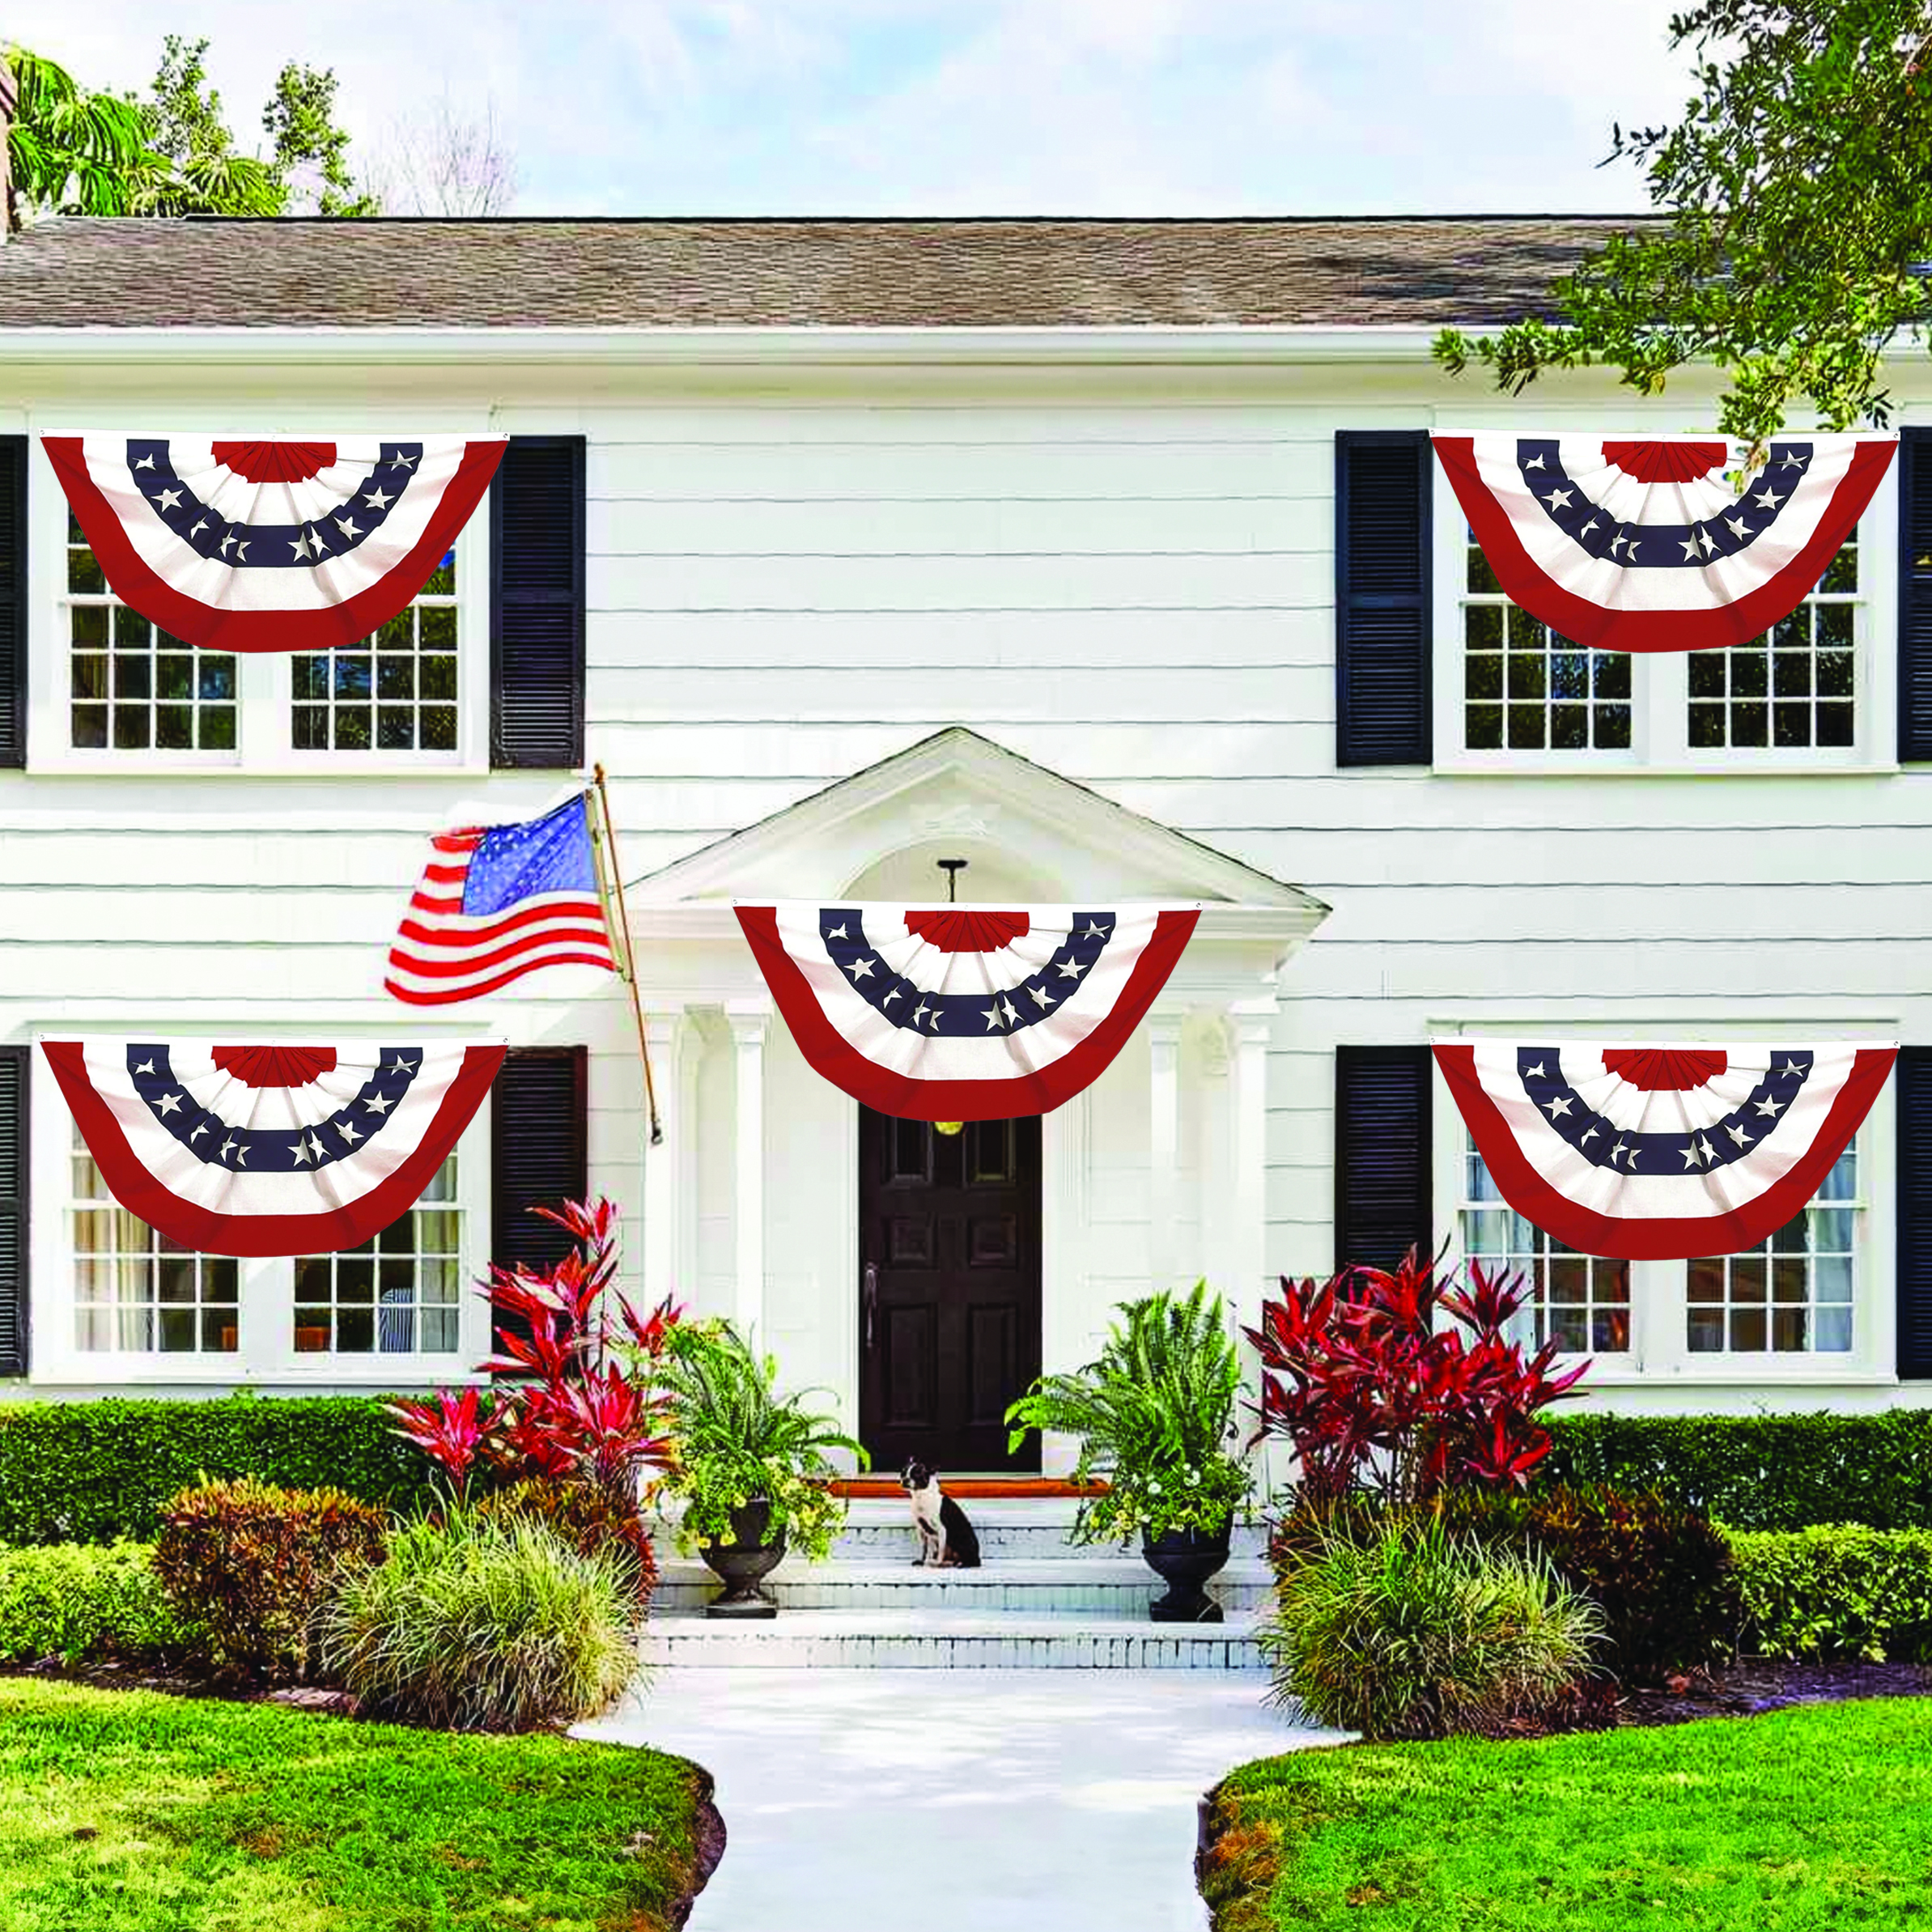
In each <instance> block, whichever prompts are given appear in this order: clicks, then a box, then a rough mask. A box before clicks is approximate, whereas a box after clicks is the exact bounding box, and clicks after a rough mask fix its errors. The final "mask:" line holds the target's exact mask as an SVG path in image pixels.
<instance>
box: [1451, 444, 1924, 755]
mask: <svg viewBox="0 0 1932 1932" xmlns="http://www.w3.org/2000/svg"><path fill="white" fill-rule="evenodd" d="M1433 503H1434V515H1435V520H1436V522H1435V533H1434V619H1435V626H1434V627H1435V639H1436V643H1435V652H1434V660H1435V667H1436V669H1435V682H1436V689H1435V741H1436V747H1437V749H1436V766H1437V770H1438V771H1448V772H1458V771H1467V772H1478V771H1484V772H1487V771H1522V772H1537V771H1545V772H1575V771H1588V772H1591V773H1594V774H1603V775H1610V774H1612V773H1618V772H1643V771H1678V772H1682V771H1709V770H1719V769H1721V770H1723V771H1736V770H1739V769H1740V768H1742V769H1745V770H1751V769H1761V770H1766V771H1780V772H1783V771H1843V770H1845V768H1847V767H1848V766H1852V767H1858V768H1875V769H1884V768H1887V767H1888V766H1890V765H1891V764H1892V762H1893V761H1894V751H1895V745H1894V732H1893V718H1894V712H1895V709H1896V695H1895V693H1894V690H1893V686H1894V683H1895V682H1896V680H1894V679H1893V678H1892V677H1891V676H1890V675H1889V669H1890V665H1891V660H1892V649H1891V641H1890V640H1891V639H1892V635H1893V631H1894V623H1895V616H1896V613H1895V608H1894V607H1895V605H1896V588H1895V586H1894V585H1893V584H1892V572H1891V571H1888V570H1887V569H1886V568H1885V567H1884V564H1883V560H1884V558H1886V557H1887V556H1888V555H1889V554H1890V546H1889V545H1888V544H1887V542H1886V541H1885V533H1887V531H1889V530H1892V529H1895V528H1896V522H1897V517H1898V492H1897V485H1896V481H1895V480H1894V478H1892V476H1891V475H1890V474H1887V478H1886V479H1885V481H1884V482H1883V483H1882V484H1881V485H1880V486H1879V490H1878V491H1877V493H1876V494H1875V495H1874V497H1873V499H1872V502H1871V505H1870V508H1869V509H1868V510H1867V511H1866V514H1865V517H1864V519H1863V520H1862V522H1861V523H1860V524H1859V525H1858V529H1856V530H1854V531H1853V533H1852V536H1851V537H1850V539H1849V541H1847V542H1846V543H1845V546H1844V547H1843V548H1842V549H1841V550H1840V551H1839V553H1838V554H1837V556H1836V558H1833V559H1832V563H1831V564H1830V565H1829V566H1828V567H1827V569H1826V571H1825V573H1824V576H1823V577H1822V578H1821V579H1820V580H1819V584H1818V585H1817V587H1816V588H1815V590H1813V591H1812V592H1811V593H1810V594H1809V595H1808V596H1807V597H1806V598H1805V600H1804V601H1803V602H1802V603H1801V604H1800V605H1798V609H1796V610H1795V611H1794V613H1793V614H1792V615H1791V616H1790V618H1787V619H1786V621H1785V622H1782V623H1781V624H1778V625H1777V626H1774V627H1773V630H1772V631H1769V633H1767V634H1766V635H1764V636H1763V637H1760V638H1758V639H1754V640H1753V641H1752V643H1748V644H1745V645H1741V646H1739V647H1738V648H1735V649H1730V650H1713V651H1664V652H1617V651H1586V650H1583V649H1581V648H1578V647H1577V646H1576V645H1575V644H1573V643H1570V642H1569V640H1568V639H1565V638H1563V637H1561V636H1560V635H1557V634H1556V632H1554V631H1552V630H1551V629H1550V628H1549V627H1548V626H1547V625H1544V624H1541V623H1539V622H1537V621H1536V620H1535V618H1532V617H1531V615H1530V614H1529V613H1528V612H1526V611H1525V610H1522V609H1520V608H1519V607H1518V606H1517V605H1514V604H1512V603H1511V602H1510V600H1509V599H1508V598H1507V597H1505V596H1504V595H1503V592H1502V589H1501V586H1500V585H1499V584H1497V580H1496V577H1495V574H1494V572H1493V571H1491V569H1490V568H1489V565H1488V560H1487V559H1486V558H1484V555H1483V552H1482V549H1481V546H1480V545H1478V544H1477V543H1476V541H1475V538H1474V537H1473V535H1472V534H1471V531H1470V529H1469V526H1468V524H1467V521H1466V520H1465V519H1464V518H1463V513H1462V508H1461V506H1460V505H1459V503H1457V502H1456V500H1455V496H1454V492H1453V491H1452V490H1446V489H1440V490H1436V491H1435V492H1434V494H1433Z"/></svg>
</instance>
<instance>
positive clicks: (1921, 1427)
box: [1536, 1409, 1932, 1530]
mask: <svg viewBox="0 0 1932 1932" xmlns="http://www.w3.org/2000/svg"><path fill="white" fill-rule="evenodd" d="M1550 1434H1551V1445H1550V1453H1549V1454H1548V1457H1547V1458H1546V1459H1545V1460H1544V1463H1543V1467H1541V1468H1540V1469H1539V1470H1538V1471H1537V1472H1536V1481H1537V1482H1538V1483H1539V1484H1542V1483H1547V1484H1551V1485H1552V1486H1555V1485H1565V1486H1570V1487H1575V1486H1579V1485H1587V1484H1599V1483H1601V1484H1610V1485H1611V1487H1613V1488H1618V1489H1623V1490H1627V1491H1644V1490H1654V1491H1655V1492H1656V1493H1658V1494H1659V1495H1661V1496H1666V1497H1670V1498H1671V1500H1672V1501H1675V1502H1679V1503H1683V1504H1685V1505H1688V1506H1689V1507H1691V1508H1693V1509H1699V1510H1703V1511H1704V1512H1705V1514H1706V1515H1708V1516H1709V1517H1710V1518H1713V1520H1714V1521H1716V1522H1721V1523H1722V1524H1724V1525H1725V1526H1726V1527H1727V1528H1730V1529H1734V1530H1802V1529H1806V1528H1808V1527H1810V1526H1811V1525H1813V1524H1815V1523H1834V1522H1858V1523H1864V1524H1866V1525H1868V1526H1870V1527H1871V1528H1873V1529H1875V1530H1932V1409H1888V1410H1886V1411H1883V1412H1881V1413H1879V1414H1876V1415H1869V1416H1835V1415H1805V1416H1606V1415H1595V1414H1592V1415H1586V1416H1564V1417H1563V1418H1562V1419H1561V1420H1560V1421H1557V1422H1556V1423H1555V1424H1554V1425H1553V1426H1552V1429H1551V1432H1550Z"/></svg>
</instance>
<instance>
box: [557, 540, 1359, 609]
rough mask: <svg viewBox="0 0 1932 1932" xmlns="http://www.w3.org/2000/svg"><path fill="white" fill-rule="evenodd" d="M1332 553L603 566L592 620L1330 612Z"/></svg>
mask: <svg viewBox="0 0 1932 1932" xmlns="http://www.w3.org/2000/svg"><path fill="white" fill-rule="evenodd" d="M1334 588H1335V564H1334V560H1333V558H1332V557H1331V554H1329V553H1328V552H1327V551H1325V550H1280V549H1276V550H1269V551H1266V552H1255V551H1244V552H1229V553H1226V554H1216V553H1212V552H1204V551H1174V552H1160V553H1156V554H1147V553H1145V552H1142V553H1141V554H1138V555H1134V556H1094V555H1081V554H1075V553H1067V554H1051V553H1048V554H1041V553H1039V552H1037V551H1036V552H1033V553H1030V554H1026V555H1018V554H1012V555H997V556H996V555H977V556H966V555H946V554H934V555H929V556H919V557H910V556H872V555H865V554H854V555H850V556H817V557H811V556H808V557H772V556H744V557H720V556H690V555H678V556H664V557H657V556H649V557H639V556H635V555H633V556H605V557H594V556H593V557H592V558H591V559H590V563H589V578H588V594H589V603H590V609H591V610H592V612H595V613H605V612H617V611H632V610H646V611H658V610H907V611H922V610H1115V609H1140V610H1212V609H1238V610H1252V609H1271V610H1310V611H1313V610H1326V609H1327V605H1328V602H1329V600H1330V598H1331V597H1332V595H1333V592H1334Z"/></svg>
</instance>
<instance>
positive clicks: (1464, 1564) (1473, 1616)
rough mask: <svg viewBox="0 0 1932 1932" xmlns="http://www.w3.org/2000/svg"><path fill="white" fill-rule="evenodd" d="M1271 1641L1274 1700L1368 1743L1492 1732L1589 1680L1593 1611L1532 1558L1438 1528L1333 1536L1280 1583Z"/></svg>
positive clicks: (1414, 1525) (1426, 1521) (1422, 1524)
mask: <svg viewBox="0 0 1932 1932" xmlns="http://www.w3.org/2000/svg"><path fill="white" fill-rule="evenodd" d="M1280 1607H1281V1614H1280V1623H1279V1624H1278V1625H1277V1626H1276V1628H1272V1629H1271V1630H1268V1631H1266V1632H1264V1633H1263V1637H1262V1642H1263V1648H1264V1650H1265V1651H1266V1654H1267V1657H1268V1659H1269V1662H1270V1663H1271V1664H1272V1667H1273V1672H1274V1679H1275V1696H1276V1699H1277V1700H1279V1701H1289V1702H1293V1703H1297V1704H1299V1705H1301V1707H1302V1708H1303V1709H1305V1710H1306V1712H1307V1713H1308V1714H1309V1715H1310V1717H1312V1718H1314V1719H1315V1720H1316V1721H1317V1722H1319V1723H1323V1724H1327V1725H1331V1726H1335V1728H1337V1729H1339V1730H1356V1731H1360V1732H1361V1734H1362V1735H1363V1736H1365V1737H1366V1738H1369V1739H1407V1738H1442V1737H1450V1736H1454V1735H1465V1734H1476V1735H1480V1734H1482V1733H1484V1732H1488V1731H1492V1730H1495V1729H1496V1728H1497V1726H1500V1725H1501V1723H1502V1722H1503V1721H1504V1720H1505V1719H1506V1718H1509V1717H1510V1715H1511V1714H1512V1713H1515V1712H1518V1711H1520V1710H1525V1709H1535V1708H1538V1707H1540V1706H1543V1705H1548V1704H1550V1703H1552V1702H1553V1701H1555V1700H1556V1698H1558V1697H1559V1696H1561V1694H1562V1693H1563V1692H1565V1691H1566V1690H1567V1689H1568V1688H1569V1687H1570V1686H1571V1685H1572V1684H1574V1683H1575V1682H1576V1681H1577V1679H1578V1678H1579V1677H1581V1676H1582V1675H1583V1673H1584V1672H1585V1671H1586V1669H1587V1668H1588V1666H1589V1663H1590V1646H1591V1645H1592V1643H1593V1642H1594V1641H1595V1639H1596V1637H1598V1635H1599V1631H1600V1628H1601V1620H1600V1619H1599V1615H1598V1613H1597V1611H1596V1609H1595V1607H1594V1605H1593V1604H1591V1603H1590V1602H1589V1600H1588V1599H1586V1598H1585V1597H1583V1596H1582V1595H1581V1594H1578V1593H1577V1592H1575V1591H1573V1590H1569V1589H1567V1588H1566V1587H1565V1586H1564V1585H1563V1584H1562V1583H1561V1582H1559V1581H1558V1579H1557V1577H1556V1574H1555V1573H1554V1572H1553V1571H1552V1569H1551V1568H1550V1566H1549V1565H1548V1562H1547V1560H1544V1559H1543V1558H1540V1557H1538V1556H1532V1555H1531V1554H1530V1553H1529V1552H1526V1551H1523V1550H1518V1549H1512V1548H1484V1547H1483V1546H1482V1545H1481V1544H1480V1543H1477V1542H1476V1540H1475V1539H1472V1538H1469V1537H1466V1536H1462V1535H1455V1534H1453V1533H1452V1532H1451V1531H1449V1530H1448V1529H1446V1527H1445V1526H1443V1524H1442V1522H1440V1521H1439V1520H1435V1519H1433V1518H1419V1519H1416V1520H1412V1521H1408V1522H1391V1523H1389V1524H1387V1525H1386V1526H1384V1528H1383V1529H1382V1531H1380V1532H1379V1533H1378V1535H1374V1536H1373V1537H1370V1538H1369V1539H1366V1540H1362V1541H1357V1540H1354V1539H1349V1538H1346V1537H1339V1536H1338V1537H1336V1538H1334V1539H1331V1541H1329V1542H1328V1543H1326V1544H1325V1545H1324V1546H1323V1548H1321V1549H1320V1550H1319V1551H1318V1552H1316V1553H1315V1554H1314V1555H1313V1556H1310V1557H1308V1558H1306V1560H1302V1561H1299V1562H1297V1563H1295V1564H1293V1565H1291V1566H1290V1567H1289V1569H1288V1571H1287V1573H1286V1574H1285V1575H1284V1577H1283V1579H1282V1584H1281V1592H1280Z"/></svg>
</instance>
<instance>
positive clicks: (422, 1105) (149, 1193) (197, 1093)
mask: <svg viewBox="0 0 1932 1932" xmlns="http://www.w3.org/2000/svg"><path fill="white" fill-rule="evenodd" d="M41 1045H42V1049H43V1051H45V1053H46V1055H47V1059H48V1064H49V1065H50V1066H51V1067H52V1068H53V1072H54V1077H55V1078H56V1079H57V1080H58V1081H59V1082H60V1085H61V1091H62V1093H63V1094H65V1095H66V1101H67V1105H68V1106H70V1108H71V1109H72V1110H73V1112H74V1121H75V1123H77V1124H78V1125H79V1128H80V1132H81V1138H82V1139H83V1140H85V1141H86V1142H87V1151H88V1153H91V1155H93V1157H94V1160H95V1163H96V1166H98V1167H99V1168H100V1171H101V1174H102V1176H103V1178H104V1179H105V1180H106V1182H107V1184H108V1191H110V1192H111V1193H112V1194H113V1196H114V1199H115V1200H117V1202H119V1203H120V1204H121V1206H122V1207H123V1208H126V1209H127V1211H128V1212H130V1214H138V1215H139V1216H140V1217H141V1218H142V1220H143V1221H146V1223H147V1224H148V1225H149V1226H151V1227H152V1228H155V1229H159V1231H160V1233H161V1234H163V1235H165V1236H166V1237H167V1238H168V1239H169V1240H170V1241H176V1242H180V1244H181V1246H183V1247H185V1248H191V1249H195V1250H198V1251H200V1252H201V1253H202V1254H206V1255H327V1254H334V1253H337V1252H338V1251H340V1250H343V1249H346V1248H354V1247H359V1246H361V1244H362V1243H363V1242H365V1241H367V1240H368V1239H369V1238H370V1237H371V1236H372V1235H374V1234H380V1232H381V1231H382V1230H383V1229H384V1228H386V1227H388V1226H389V1225H390V1223H391V1222H392V1221H396V1220H397V1219H399V1218H400V1217H401V1216H402V1215H404V1214H406V1213H407V1212H409V1210H410V1208H412V1207H413V1206H414V1204H415V1203H416V1200H417V1199H418V1196H419V1195H421V1194H422V1191H423V1189H424V1188H425V1187H427V1186H428V1185H429V1183H430V1182H431V1179H432V1178H434V1177H435V1173H436V1170H437V1169H438V1168H439V1167H440V1166H442V1165H443V1163H444V1161H445V1160H447V1159H448V1157H449V1152H450V1149H452V1148H453V1147H454V1146H455V1145H456V1141H457V1140H458V1138H459V1137H460V1136H461V1133H462V1132H463V1130H464V1128H465V1127H467V1126H469V1122H470V1119H471V1116H472V1115H474V1114H475V1112H476V1110H477V1108H478V1106H480V1105H481V1104H482V1098H483V1096H484V1095H485V1094H486V1093H488V1092H489V1091H490V1081H493V1080H494V1079H495V1077H496V1070H497V1068H498V1067H499V1065H501V1064H502V1063H503V1046H502V1044H501V1043H500V1042H488V1043H486V1044H482V1045H476V1046H462V1045H451V1044H447V1043H442V1044H438V1045H435V1046H431V1047H393V1046H388V1045H376V1044H373V1043H372V1042H367V1041H354V1042H342V1044H340V1045H338V1046H335V1047H287V1046H271V1045H260V1044H257V1045H252V1046H240V1047H222V1046H210V1044H208V1043H207V1042H205V1041H201V1040H177V1041H175V1042H172V1043H171V1042H166V1041H160V1040H124V1039H79V1040H45V1041H43V1042H41Z"/></svg>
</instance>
